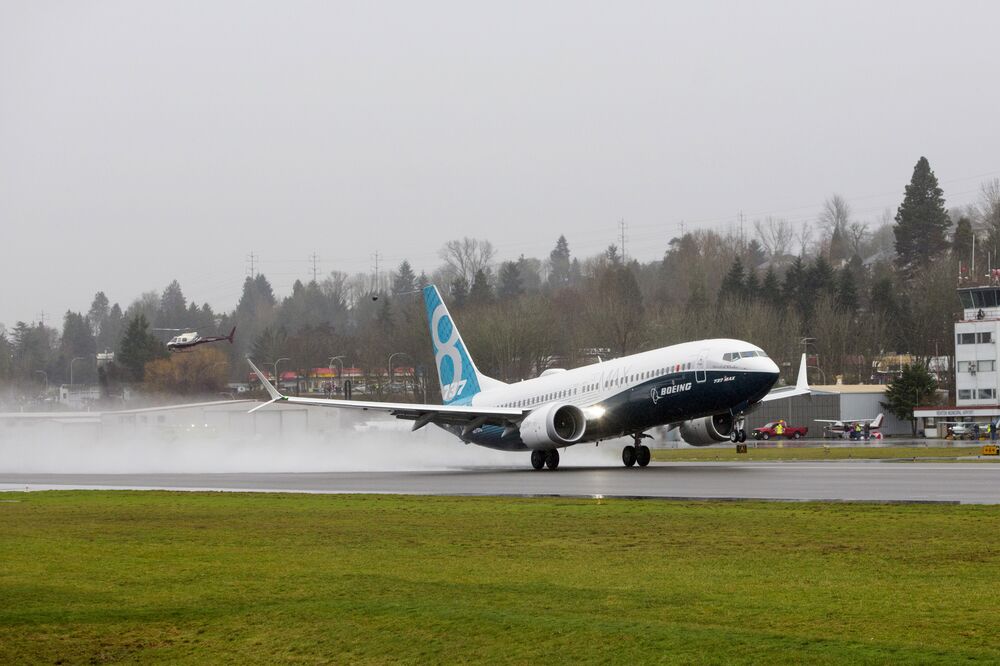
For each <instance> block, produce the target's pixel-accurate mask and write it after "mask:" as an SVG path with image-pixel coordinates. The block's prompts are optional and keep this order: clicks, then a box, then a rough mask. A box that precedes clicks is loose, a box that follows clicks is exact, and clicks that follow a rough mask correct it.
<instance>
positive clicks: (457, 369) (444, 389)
mask: <svg viewBox="0 0 1000 666" xmlns="http://www.w3.org/2000/svg"><path fill="white" fill-rule="evenodd" d="M431 335H432V336H434V348H435V350H436V353H435V354H434V360H435V362H436V363H437V367H438V376H439V377H440V378H441V398H442V399H443V400H444V401H445V402H448V401H449V400H453V399H455V397H456V396H458V395H460V394H461V393H462V389H464V388H465V385H466V383H467V380H465V379H462V375H463V374H464V370H465V367H464V364H463V363H462V354H461V352H459V351H458V347H457V344H458V329H457V328H455V325H454V324H453V323H452V321H451V317H449V316H448V311H447V309H446V308H445V306H444V303H439V304H438V306H437V307H436V308H434V313H433V314H432V315H431ZM447 361H451V363H450V364H449V363H448V362H447Z"/></svg>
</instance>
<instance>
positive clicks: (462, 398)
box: [424, 285, 501, 405]
mask: <svg viewBox="0 0 1000 666" xmlns="http://www.w3.org/2000/svg"><path fill="white" fill-rule="evenodd" d="M424 305H425V306H426V307H427V319H428V321H429V322H430V326H431V342H432V343H433V345H434V361H435V363H436V365H437V371H438V381H439V382H440V383H441V399H442V400H443V401H444V404H446V405H467V404H469V403H471V402H472V398H473V396H475V395H476V394H477V393H479V392H480V391H482V390H483V389H484V388H491V387H492V386H493V385H496V384H501V382H498V381H497V380H495V379H490V378H489V377H486V376H484V375H482V374H481V373H480V372H479V370H478V369H477V368H476V364H475V363H473V361H472V357H471V356H469V352H468V350H467V349H466V347H465V343H464V342H463V341H462V335H461V334H460V333H459V332H458V327H457V326H455V321H454V320H453V319H452V318H451V314H449V313H448V308H447V307H446V306H445V304H444V301H443V300H442V299H441V294H440V293H439V292H438V290H437V287H435V286H434V285H429V286H427V287H424Z"/></svg>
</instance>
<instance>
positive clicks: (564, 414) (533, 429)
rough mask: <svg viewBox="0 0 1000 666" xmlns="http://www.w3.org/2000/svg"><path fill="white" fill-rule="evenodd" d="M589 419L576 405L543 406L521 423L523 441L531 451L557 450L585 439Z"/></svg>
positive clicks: (554, 404) (556, 404) (555, 404)
mask: <svg viewBox="0 0 1000 666" xmlns="http://www.w3.org/2000/svg"><path fill="white" fill-rule="evenodd" d="M586 429H587V417H585V416H584V415H583V410H582V409H580V408H579V407H577V406H576V405H566V404H562V405H560V404H558V403H553V404H551V405H542V406H541V407H539V408H538V409H536V410H534V411H533V412H531V413H530V414H528V415H527V416H526V417H525V418H524V420H523V421H521V427H520V431H521V441H522V442H524V444H525V446H527V447H528V448H529V449H555V448H558V447H560V446H566V445H567V444H576V443H577V442H579V441H580V440H581V439H583V433H584V431H585V430H586Z"/></svg>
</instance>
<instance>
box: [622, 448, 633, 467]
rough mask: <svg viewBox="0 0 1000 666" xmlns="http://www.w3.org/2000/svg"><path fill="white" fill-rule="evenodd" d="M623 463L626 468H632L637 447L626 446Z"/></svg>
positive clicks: (623, 450)
mask: <svg viewBox="0 0 1000 666" xmlns="http://www.w3.org/2000/svg"><path fill="white" fill-rule="evenodd" d="M622 462H623V463H624V464H625V466H626V467H631V466H632V465H634V464H635V447H634V446H626V447H625V448H624V449H622Z"/></svg>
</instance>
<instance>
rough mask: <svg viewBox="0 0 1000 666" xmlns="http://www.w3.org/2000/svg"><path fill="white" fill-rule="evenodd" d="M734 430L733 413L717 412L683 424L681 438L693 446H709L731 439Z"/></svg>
mask: <svg viewBox="0 0 1000 666" xmlns="http://www.w3.org/2000/svg"><path fill="white" fill-rule="evenodd" d="M732 431H733V415H732V414H716V415H714V416H705V417H702V418H700V419H691V420H690V421H685V422H684V423H682V424H681V439H683V440H684V441H685V442H687V443H688V444H690V445H691V446H708V445H709V444H715V443H716V442H725V441H728V440H729V433H731V432H732Z"/></svg>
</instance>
